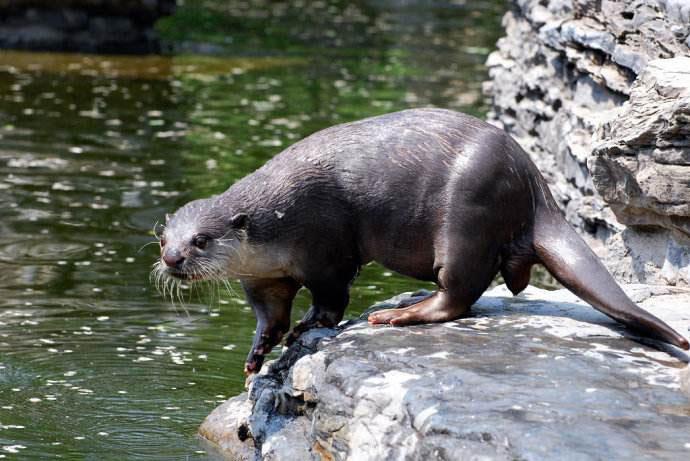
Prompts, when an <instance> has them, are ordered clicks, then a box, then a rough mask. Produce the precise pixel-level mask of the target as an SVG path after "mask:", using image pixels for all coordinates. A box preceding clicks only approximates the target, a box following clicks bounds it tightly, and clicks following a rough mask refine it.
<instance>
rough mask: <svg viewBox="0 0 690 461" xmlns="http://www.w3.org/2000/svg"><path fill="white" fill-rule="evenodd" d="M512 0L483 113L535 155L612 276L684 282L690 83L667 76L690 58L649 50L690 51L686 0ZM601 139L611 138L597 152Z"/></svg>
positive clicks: (683, 70) (689, 272) (689, 247)
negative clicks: (686, 87)
mask: <svg viewBox="0 0 690 461" xmlns="http://www.w3.org/2000/svg"><path fill="white" fill-rule="evenodd" d="M512 5H513V9H512V10H511V11H510V12H508V13H507V14H506V15H505V17H504V19H503V25H504V27H505V29H506V36H505V37H504V38H502V39H501V40H499V42H498V50H497V51H495V52H494V53H492V54H491V55H490V56H489V59H488V61H487V65H488V67H489V74H490V78H491V80H490V81H489V82H487V84H486V86H485V91H486V93H487V94H488V95H489V96H490V97H491V101H492V108H493V109H492V112H491V113H490V114H489V120H490V121H493V122H494V123H496V124H498V125H500V126H502V127H504V128H505V129H506V130H507V131H509V132H510V133H511V134H512V135H513V136H515V137H516V138H517V139H518V141H519V142H520V143H521V144H522V146H523V147H524V148H525V149H526V150H527V151H528V152H529V153H530V154H531V155H532V157H533V159H534V160H535V162H536V163H537V165H538V166H539V167H540V169H541V170H542V172H543V173H544V175H545V176H546V178H547V180H549V182H550V184H551V186H552V191H553V192H554V195H555V196H556V198H557V200H559V201H560V203H561V205H562V206H563V209H564V210H565V214H566V218H567V219H568V220H569V221H570V222H571V223H572V224H574V225H575V226H576V227H577V228H578V229H579V230H580V231H581V232H582V233H583V234H584V236H585V237H586V238H587V239H588V242H589V243H590V244H591V245H592V246H593V247H594V249H595V251H596V252H597V253H598V254H599V255H600V256H601V257H602V258H603V259H604V261H605V263H606V264H607V266H608V267H609V269H610V270H611V271H612V272H613V273H614V275H615V276H616V277H617V278H618V279H620V280H623V281H625V282H645V283H662V284H678V285H685V286H688V285H690V256H689V255H690V239H688V237H687V220H688V219H690V212H689V211H688V208H689V204H690V187H689V186H688V184H687V179H686V178H687V177H688V171H687V170H688V168H690V166H689V165H688V158H690V144H689V143H688V137H687V133H688V132H689V131H690V128H689V127H690V117H689V116H688V96H687V92H683V91H681V90H680V88H679V85H678V84H677V83H674V80H675V79H687V75H690V60H687V59H682V60H673V61H669V62H667V63H664V62H663V61H655V60H658V59H670V58H673V57H682V56H690V20H689V16H690V3H688V2H687V1H686V0H600V1H599V0H598V1H592V0H513V2H512ZM653 61H654V64H653V65H650V63H651V62H653ZM636 79H637V80H640V81H637V82H636ZM647 90H649V91H650V93H649V94H648V95H647V96H645V95H643V94H642V93H643V92H644V91H647ZM655 93H658V94H659V95H660V97H661V99H662V100H663V101H664V104H663V106H662V107H657V106H656V104H655V101H656V99H655V96H654V94H655ZM628 100H630V101H629V103H628V104H626V105H624V103H626V101H628ZM621 111H623V112H624V113H622V112H621ZM617 118H620V119H621V120H616V119H617ZM623 119H625V123H628V122H633V123H634V126H635V127H636V129H637V130H638V131H637V134H638V135H640V136H639V137H638V138H637V139H633V138H630V137H626V136H629V135H631V134H632V133H631V131H626V130H624V129H622V126H623V125H624V122H623ZM652 120H655V121H652ZM611 121H612V122H611ZM665 121H669V126H666V125H665ZM608 122H611V124H612V125H606V124H607V123H608ZM602 126H608V129H602ZM597 130H602V131H601V134H600V135H599V137H598V138H596V139H593V136H594V133H595V132H596V131H597ZM602 141H606V142H607V143H608V147H605V146H602V148H601V149H599V150H597V152H596V154H595V153H594V152H593V151H594V148H595V147H597V146H598V145H599V144H600V143H601V142H602ZM626 143H627V144H626ZM622 144H626V148H625V149H623V150H622V151H616V148H617V147H616V146H621V145H622ZM595 155H596V160H595V161H594V164H595V165H596V166H597V167H599V168H598V171H599V173H597V176H596V178H594V179H595V180H594V181H592V179H593V178H592V176H591V175H590V171H589V169H588V168H587V162H588V160H589V159H591V158H592V157H594V156H595ZM650 157H651V158H650ZM607 159H608V160H607ZM607 162H608V165H609V166H610V165H613V164H614V163H615V164H618V165H622V164H623V163H625V164H626V165H627V166H626V167H625V168H626V169H627V173H626V174H622V171H623V168H617V169H615V170H611V169H610V168H609V170H608V172H609V173H612V174H606V173H605V172H606V168H605V167H604V166H603V165H604V164H605V163H607ZM633 164H639V165H635V166H633ZM618 173H621V174H618ZM657 176H658V178H660V179H658V180H655V179H654V178H655V177H657ZM629 179H634V181H632V182H628V180H629ZM663 181H670V182H668V183H664V182H663ZM637 186H640V188H639V190H638V189H636V187H637ZM665 188H668V190H666V189H665ZM614 191H616V192H615V193H614ZM625 194H632V195H631V196H630V197H624V195H625ZM609 205H611V206H609ZM638 218H639V219H638ZM626 226H627V227H626ZM682 229H685V231H682Z"/></svg>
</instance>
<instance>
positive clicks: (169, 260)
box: [163, 250, 184, 269]
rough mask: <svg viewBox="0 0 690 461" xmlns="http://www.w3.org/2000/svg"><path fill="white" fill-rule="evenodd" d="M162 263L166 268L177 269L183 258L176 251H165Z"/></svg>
mask: <svg viewBox="0 0 690 461" xmlns="http://www.w3.org/2000/svg"><path fill="white" fill-rule="evenodd" d="M163 262H164V263H165V265H166V266H168V267H173V268H178V269H179V267H180V266H181V265H182V263H183V262H184V256H182V255H181V254H180V252H179V251H177V250H166V251H165V253H164V254H163Z"/></svg>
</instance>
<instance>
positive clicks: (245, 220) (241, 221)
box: [230, 213, 249, 229]
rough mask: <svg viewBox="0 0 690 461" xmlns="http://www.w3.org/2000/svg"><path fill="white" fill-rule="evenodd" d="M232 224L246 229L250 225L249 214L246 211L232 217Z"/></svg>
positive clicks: (233, 226) (236, 227)
mask: <svg viewBox="0 0 690 461" xmlns="http://www.w3.org/2000/svg"><path fill="white" fill-rule="evenodd" d="M230 226H231V227H232V228H233V229H246V228H247V227H248V226H249V216H247V215H246V214H244V213H237V214H236V215H235V216H233V217H232V218H230Z"/></svg>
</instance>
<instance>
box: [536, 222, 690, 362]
mask: <svg viewBox="0 0 690 461" xmlns="http://www.w3.org/2000/svg"><path fill="white" fill-rule="evenodd" d="M539 221H540V220H537V224H536V226H535V233H534V243H533V245H534V250H535V252H536V254H537V257H538V258H539V260H540V262H541V263H542V264H543V265H544V266H545V267H546V269H548V271H549V272H550V273H551V274H552V275H553V276H554V277H555V278H556V280H558V281H559V282H560V283H561V284H563V286H565V287H566V288H567V289H568V290H570V291H572V292H573V293H575V294H576V295H577V296H579V297H580V298H582V299H583V300H585V301H587V302H588V303H589V304H591V305H592V306H594V308H596V309H597V310H599V311H601V312H603V313H604V314H606V315H608V316H609V317H611V318H613V319H615V320H618V321H619V322H621V323H622V324H624V325H626V326H628V327H630V328H632V329H634V330H637V331H638V332H640V333H642V334H643V335H645V336H648V337H651V338H655V339H660V340H661V341H664V342H667V343H670V344H673V345H675V346H678V347H680V348H682V349H686V350H687V349H689V348H690V346H689V345H688V340H687V339H686V338H684V337H683V336H681V335H680V334H679V333H678V332H676V331H675V330H674V329H673V328H671V327H670V326H668V325H667V324H666V323H664V322H663V321H662V320H661V319H659V318H657V317H655V316H654V315H652V314H650V313H649V312H646V311H644V310H642V309H640V308H639V307H638V306H637V305H635V303H633V302H632V301H631V300H630V298H628V297H627V295H626V294H625V293H624V292H623V290H622V289H621V288H620V287H619V286H618V284H617V283H616V281H615V280H614V279H613V277H612V276H611V274H609V272H608V271H607V270H606V268H605V267H604V265H603V264H602V263H601V261H600V260H599V258H598V257H597V256H596V255H595V254H594V252H593V251H592V250H591V249H590V248H589V246H588V245H587V244H586V243H585V242H584V240H582V238H581V237H580V236H579V235H578V234H577V233H576V232H575V231H574V230H573V228H572V227H570V225H569V224H568V223H567V222H566V221H565V219H563V218H561V217H560V216H553V215H548V217H546V218H545V219H544V221H543V222H539Z"/></svg>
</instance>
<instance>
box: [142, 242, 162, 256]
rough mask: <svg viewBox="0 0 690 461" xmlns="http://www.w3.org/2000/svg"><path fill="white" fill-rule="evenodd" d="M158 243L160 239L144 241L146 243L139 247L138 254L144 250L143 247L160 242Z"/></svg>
mask: <svg viewBox="0 0 690 461" xmlns="http://www.w3.org/2000/svg"><path fill="white" fill-rule="evenodd" d="M158 243H159V241H158V240H154V241H153V242H148V243H144V244H143V245H142V246H141V248H139V249H138V250H137V254H139V253H141V250H143V249H144V248H146V247H147V246H149V245H155V244H158Z"/></svg>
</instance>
